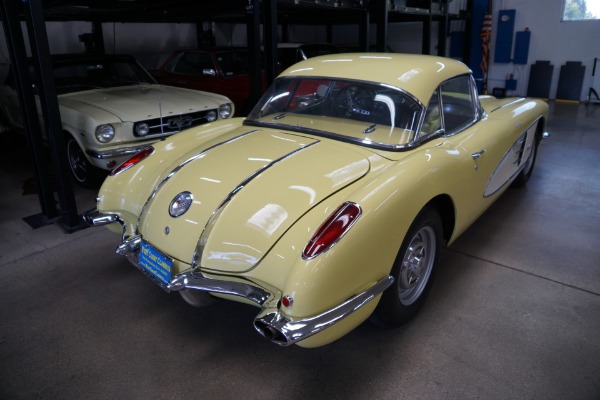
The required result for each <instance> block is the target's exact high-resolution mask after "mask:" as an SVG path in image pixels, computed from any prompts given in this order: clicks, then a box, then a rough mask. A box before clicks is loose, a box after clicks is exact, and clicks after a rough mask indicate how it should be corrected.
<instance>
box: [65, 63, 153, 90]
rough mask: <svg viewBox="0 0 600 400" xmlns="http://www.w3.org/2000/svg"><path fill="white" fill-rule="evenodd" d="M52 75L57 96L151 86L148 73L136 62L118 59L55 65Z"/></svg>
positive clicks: (151, 81)
mask: <svg viewBox="0 0 600 400" xmlns="http://www.w3.org/2000/svg"><path fill="white" fill-rule="evenodd" d="M53 72H54V82H55V85H56V92H57V93H58V94H64V93H72V92H80V91H84V90H92V89H100V88H111V87H116V86H129V85H138V84H141V83H154V80H153V79H152V77H151V76H150V75H149V74H148V72H146V71H145V70H144V69H143V68H142V67H140V66H139V65H138V64H137V63H136V62H134V61H128V60H122V59H121V60H102V59H98V60H85V61H70V62H65V63H57V64H55V65H54V66H53Z"/></svg>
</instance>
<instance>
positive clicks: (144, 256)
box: [139, 241, 173, 286]
mask: <svg viewBox="0 0 600 400" xmlns="http://www.w3.org/2000/svg"><path fill="white" fill-rule="evenodd" d="M139 263H140V266H141V267H142V268H143V269H144V271H145V272H146V273H147V274H148V275H149V276H150V277H151V278H155V279H157V281H158V283H159V284H161V285H164V286H166V285H167V284H168V283H169V281H170V280H171V271H172V270H173V259H171V258H169V257H167V256H165V255H164V254H162V253H161V252H160V251H158V250H157V249H155V248H154V247H152V246H151V245H150V244H148V243H146V242H144V241H142V244H141V247H140V260H139Z"/></svg>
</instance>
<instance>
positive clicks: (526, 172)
mask: <svg viewBox="0 0 600 400" xmlns="http://www.w3.org/2000/svg"><path fill="white" fill-rule="evenodd" d="M537 151H538V141H537V140H536V139H534V141H533V147H532V148H531V154H530V155H529V158H528V159H527V161H525V166H524V167H523V169H522V170H521V172H519V175H517V177H516V178H515V180H514V181H513V183H512V186H513V187H522V186H525V184H526V183H527V181H528V180H529V178H531V174H532V173H533V167H534V166H535V159H536V158H537Z"/></svg>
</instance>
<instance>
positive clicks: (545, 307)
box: [0, 104, 600, 400]
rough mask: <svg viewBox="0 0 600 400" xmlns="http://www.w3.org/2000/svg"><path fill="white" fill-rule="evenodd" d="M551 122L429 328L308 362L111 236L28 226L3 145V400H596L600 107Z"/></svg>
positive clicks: (21, 176) (479, 230)
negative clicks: (193, 301) (518, 185)
mask: <svg viewBox="0 0 600 400" xmlns="http://www.w3.org/2000/svg"><path fill="white" fill-rule="evenodd" d="M551 106H552V113H551V118H550V121H549V125H548V128H549V131H550V132H551V133H552V137H551V139H550V140H548V141H546V142H544V144H543V145H542V147H541V148H540V152H539V158H538V163H537V165H536V170H535V172H534V175H533V177H532V179H531V181H530V182H529V184H528V186H527V187H526V188H524V189H521V190H519V189H510V190H509V191H508V192H506V193H505V194H504V195H503V196H502V198H501V199H500V200H499V201H498V202H497V203H496V204H495V205H494V206H492V208H491V209H490V210H489V211H488V212H487V213H486V214H484V215H483V217H482V218H481V219H480V220H479V221H478V222H477V223H476V224H475V225H474V226H473V227H471V228H470V229H469V230H468V231H467V232H466V233H465V234H464V235H463V236H462V237H461V238H460V239H459V240H458V241H457V242H456V243H455V244H454V245H453V246H452V247H451V248H450V249H448V250H446V251H445V252H444V254H443V259H442V263H441V265H440V267H441V268H440V271H439V275H438V277H437V280H436V282H435V285H434V287H433V290H432V292H431V294H430V297H429V299H428V302H427V304H426V305H425V307H424V308H423V310H422V312H421V313H420V315H419V316H418V318H417V319H415V320H414V321H413V322H411V323H410V324H408V325H407V326H404V327H402V328H400V329H396V330H384V329H381V328H378V327H375V326H373V325H371V324H369V323H365V324H363V325H362V326H360V327H359V328H358V329H356V330H355V331H354V332H352V333H351V334H349V335H348V336H346V337H344V338H342V339H341V340H339V341H337V342H335V343H333V344H331V345H329V346H326V347H323V348H318V349H312V350H305V349H301V348H299V347H290V348H280V347H277V346H275V345H272V344H270V343H269V342H267V341H265V340H264V339H263V338H262V337H260V336H259V335H257V334H256V333H255V332H254V330H253V328H252V326H251V322H252V319H253V317H254V315H255V314H256V312H257V309H255V308H253V307H251V306H246V305H241V304H236V303H231V302H224V301H223V302H218V303H217V304H215V305H214V306H212V307H210V308H206V309H194V308H192V307H190V306H188V305H187V304H185V303H184V302H183V301H182V300H181V299H180V298H179V296H177V295H168V294H166V293H164V292H163V291H162V290H160V289H159V288H158V287H157V286H155V285H154V284H152V283H151V282H150V281H149V280H148V279H147V278H145V277H144V276H143V275H142V274H141V273H139V272H138V271H137V270H135V269H134V268H133V267H131V266H130V265H129V264H128V263H127V261H126V260H125V259H124V258H122V257H119V256H117V255H114V253H113V250H114V248H115V246H116V245H117V241H118V238H117V237H116V236H115V235H113V234H112V233H110V232H109V231H107V230H106V229H103V228H96V229H85V230H82V231H78V232H76V233H73V234H65V233H63V231H62V230H61V229H60V227H58V226H57V225H49V226H44V227H42V228H39V229H35V230H34V229H32V228H30V227H29V226H28V225H27V224H26V223H25V222H23V220H22V218H23V217H27V216H30V215H32V214H36V213H38V212H39V205H38V203H37V196H35V195H32V194H24V192H23V190H24V189H23V187H24V186H27V184H24V182H26V181H27V180H28V178H30V177H31V172H30V168H29V166H28V164H27V162H26V161H23V160H24V159H25V158H26V157H25V154H26V152H25V151H24V150H21V149H20V148H18V147H17V148H15V147H14V146H6V145H4V146H3V147H2V150H1V152H2V157H1V158H0V174H1V175H0V190H1V192H2V194H3V196H2V197H1V198H0V232H2V234H1V239H0V398H1V399H179V398H181V399H184V398H185V399H196V398H197V399H200V398H202V399H233V398H235V399H238V398H245V399H261V400H264V399H276V398H279V399H286V400H294V399H560V400H564V399H586V400H588V399H589V400H598V399H600V173H599V170H600V131H599V130H598V126H599V125H600V106H599V105H592V106H588V107H586V106H584V105H574V104H551ZM4 135H8V137H11V138H12V140H13V141H17V142H20V141H19V140H18V139H17V138H15V137H12V136H11V134H6V133H5V134H4ZM95 194H96V191H95V190H82V189H78V190H77V201H78V204H79V209H80V211H83V210H85V209H88V208H91V207H92V206H93V202H94V197H95Z"/></svg>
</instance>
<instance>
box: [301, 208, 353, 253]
mask: <svg viewBox="0 0 600 400" xmlns="http://www.w3.org/2000/svg"><path fill="white" fill-rule="evenodd" d="M361 212H362V211H361V208H360V206H359V205H358V204H356V203H352V202H346V203H344V204H342V205H341V206H340V207H339V208H338V209H337V210H335V211H334V212H333V213H332V214H331V215H330V216H329V218H327V221H325V222H324V223H323V224H322V225H321V226H320V227H319V229H317V231H316V232H315V234H314V235H313V237H312V238H310V240H309V241H308V243H307V244H306V246H305V247H304V251H303V252H302V257H303V258H304V259H311V258H315V257H316V256H318V255H319V254H321V253H323V252H325V251H327V250H328V249H329V248H330V247H331V246H333V245H334V244H336V243H337V242H338V240H340V239H341V238H342V237H343V236H344V235H345V234H346V232H348V230H349V229H350V228H351V227H352V225H354V223H355V222H356V220H357V219H358V217H360V215H361Z"/></svg>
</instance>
